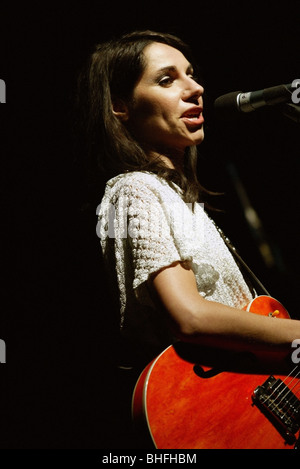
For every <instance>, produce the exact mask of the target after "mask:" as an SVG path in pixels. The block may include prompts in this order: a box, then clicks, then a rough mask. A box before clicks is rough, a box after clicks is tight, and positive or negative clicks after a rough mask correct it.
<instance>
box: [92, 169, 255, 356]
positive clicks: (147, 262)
mask: <svg viewBox="0 0 300 469" xmlns="http://www.w3.org/2000/svg"><path fill="white" fill-rule="evenodd" d="M97 212H98V220H99V221H98V225H97V234H98V236H99V237H100V241H101V246H102V251H103V256H104V260H105V264H106V268H107V270H108V272H109V275H110V278H111V282H112V283H113V284H114V285H115V287H116V292H118V293H117V294H119V298H120V328H121V330H122V331H123V333H124V334H125V335H126V336H127V337H129V338H132V339H133V340H137V341H138V342H139V343H141V344H142V343H151V344H153V346H154V348H155V347H156V348H157V349H159V348H160V347H164V346H166V345H168V344H169V343H170V342H171V341H172V338H171V337H170V336H169V335H168V331H167V328H164V327H163V319H162V312H160V311H158V309H157V307H156V306H155V304H154V303H153V301H152V299H151V296H150V293H149V284H148V282H147V280H148V278H149V275H150V274H151V273H154V272H157V271H158V270H159V269H161V268H163V267H166V266H169V265H171V264H172V263H174V262H176V261H189V262H190V265H191V267H192V269H193V271H194V274H195V277H196V281H197V287H198V291H199V294H200V295H202V296H203V297H204V298H206V299H207V300H212V301H218V302H221V303H224V304H226V305H229V306H234V307H237V308H242V307H243V306H245V305H246V304H247V303H248V302H249V301H250V300H251V299H252V296H251V293H250V291H249V288H248V286H247V284H246V283H245V281H244V278H243V276H242V274H241V272H240V270H239V268H238V266H237V264H236V262H235V260H234V259H233V257H232V255H231V253H230V251H229V250H228V248H227V246H226V244H225V243H224V241H223V239H222V237H221V235H220V233H219V231H218V229H217V227H216V226H215V224H214V223H213V222H212V220H211V219H210V218H209V217H208V216H207V214H206V212H205V211H204V208H203V206H202V205H201V204H196V205H195V208H194V211H193V210H192V207H191V205H190V204H186V203H185V202H184V201H183V200H182V197H181V190H180V189H179V188H178V186H176V185H175V184H169V183H168V182H166V181H165V180H164V179H162V178H159V177H158V176H156V175H154V174H151V173H148V172H132V173H126V174H121V175H119V176H117V177H115V178H113V179H111V180H110V181H108V183H107V186H106V190H105V194H104V197H103V199H102V202H101V204H100V206H99V207H98V209H97Z"/></svg>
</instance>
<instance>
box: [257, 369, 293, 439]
mask: <svg viewBox="0 0 300 469" xmlns="http://www.w3.org/2000/svg"><path fill="white" fill-rule="evenodd" d="M252 401H253V405H255V406H257V407H258V408H259V409H260V411H261V412H262V413H263V414H264V415H265V417H266V418H268V420H269V421H270V422H271V423H272V424H273V425H274V427H275V428H276V429H277V430H278V431H279V433H280V434H281V435H282V436H283V437H284V439H285V441H286V442H287V443H288V444H293V443H295V441H296V437H295V434H296V433H297V431H298V430H299V428H300V412H299V409H300V401H299V399H298V398H297V397H296V395H295V394H294V393H293V392H292V391H291V390H290V389H289V388H288V387H287V386H286V385H285V384H284V382H283V381H282V380H281V379H276V378H274V376H269V378H268V379H267V380H266V381H265V382H264V383H263V384H262V385H261V386H258V387H257V388H256V389H255V390H254V392H253V394H252Z"/></svg>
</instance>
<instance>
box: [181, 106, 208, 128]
mask: <svg viewBox="0 0 300 469" xmlns="http://www.w3.org/2000/svg"><path fill="white" fill-rule="evenodd" d="M181 119H182V120H183V121H184V122H185V123H186V124H191V125H195V126H199V125H202V124H203V122H204V117H203V115H202V108H199V107H198V108H194V109H190V110H188V111H186V112H185V113H183V114H182V116H181Z"/></svg>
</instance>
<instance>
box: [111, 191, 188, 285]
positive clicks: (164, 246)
mask: <svg viewBox="0 0 300 469" xmlns="http://www.w3.org/2000/svg"><path fill="white" fill-rule="evenodd" d="M168 189H169V191H168V190H167V191H164V190H162V188H161V184H160V185H159V186H158V187H156V186H155V184H154V185H153V182H152V184H151V185H148V184H145V183H144V184H143V185H141V184H134V183H131V184H130V185H127V186H124V187H123V188H122V191H121V192H120V193H119V197H118V202H117V206H116V217H115V220H116V224H117V225H116V227H115V228H116V232H117V233H118V234H119V235H120V234H122V235H123V244H124V248H125V251H127V252H125V253H124V254H125V257H126V258H127V259H128V258H130V261H131V264H132V271H133V278H132V287H133V288H134V289H137V288H138V287H139V286H140V285H141V284H143V283H144V282H145V281H147V280H148V278H149V275H150V274H152V273H154V272H157V271H158V270H160V269H161V268H163V267H167V266H169V265H171V264H172V263H174V262H176V261H183V260H186V259H182V256H181V254H180V251H179V249H178V246H177V244H176V239H175V233H174V219H173V216H172V211H173V209H174V203H175V201H176V203H178V199H179V200H180V203H181V199H180V197H179V196H178V194H176V193H174V191H173V190H171V189H170V188H168ZM168 192H170V195H169V194H168ZM173 194H175V196H176V197H175V199H173V198H172V196H173Z"/></svg>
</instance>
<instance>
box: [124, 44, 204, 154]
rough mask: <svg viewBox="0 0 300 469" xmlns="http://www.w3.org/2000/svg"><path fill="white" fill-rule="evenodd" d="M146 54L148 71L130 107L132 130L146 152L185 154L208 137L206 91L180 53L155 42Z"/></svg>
mask: <svg viewBox="0 0 300 469" xmlns="http://www.w3.org/2000/svg"><path fill="white" fill-rule="evenodd" d="M144 55H145V58H146V68H145V70H144V72H143V74H142V76H141V78H140V80H139V81H138V83H137V84H136V86H135V88H134V91H133V99H132V101H131V102H130V104H129V105H128V121H127V125H128V128H129V129H130V131H131V132H132V133H133V134H134V135H135V137H136V138H137V140H138V141H139V142H140V143H141V144H142V145H143V147H144V148H145V149H146V150H149V151H152V152H156V153H160V154H170V152H171V154H172V153H173V154H174V152H176V153H179V154H182V153H184V150H185V148H186V147H188V146H191V145H198V144H199V143H201V142H202V140H203V138H204V130H203V122H204V119H203V115H202V111H203V101H202V94H203V92H204V89H203V87H202V86H201V85H199V84H198V83H197V82H196V81H195V79H194V78H193V68H192V65H191V64H190V63H189V62H188V60H187V59H186V58H185V56H184V55H183V54H182V53H181V52H180V51H179V50H177V49H175V48H173V47H171V46H168V45H166V44H161V43H157V42H155V43H152V44H150V45H149V46H147V47H146V48H145V49H144Z"/></svg>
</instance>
